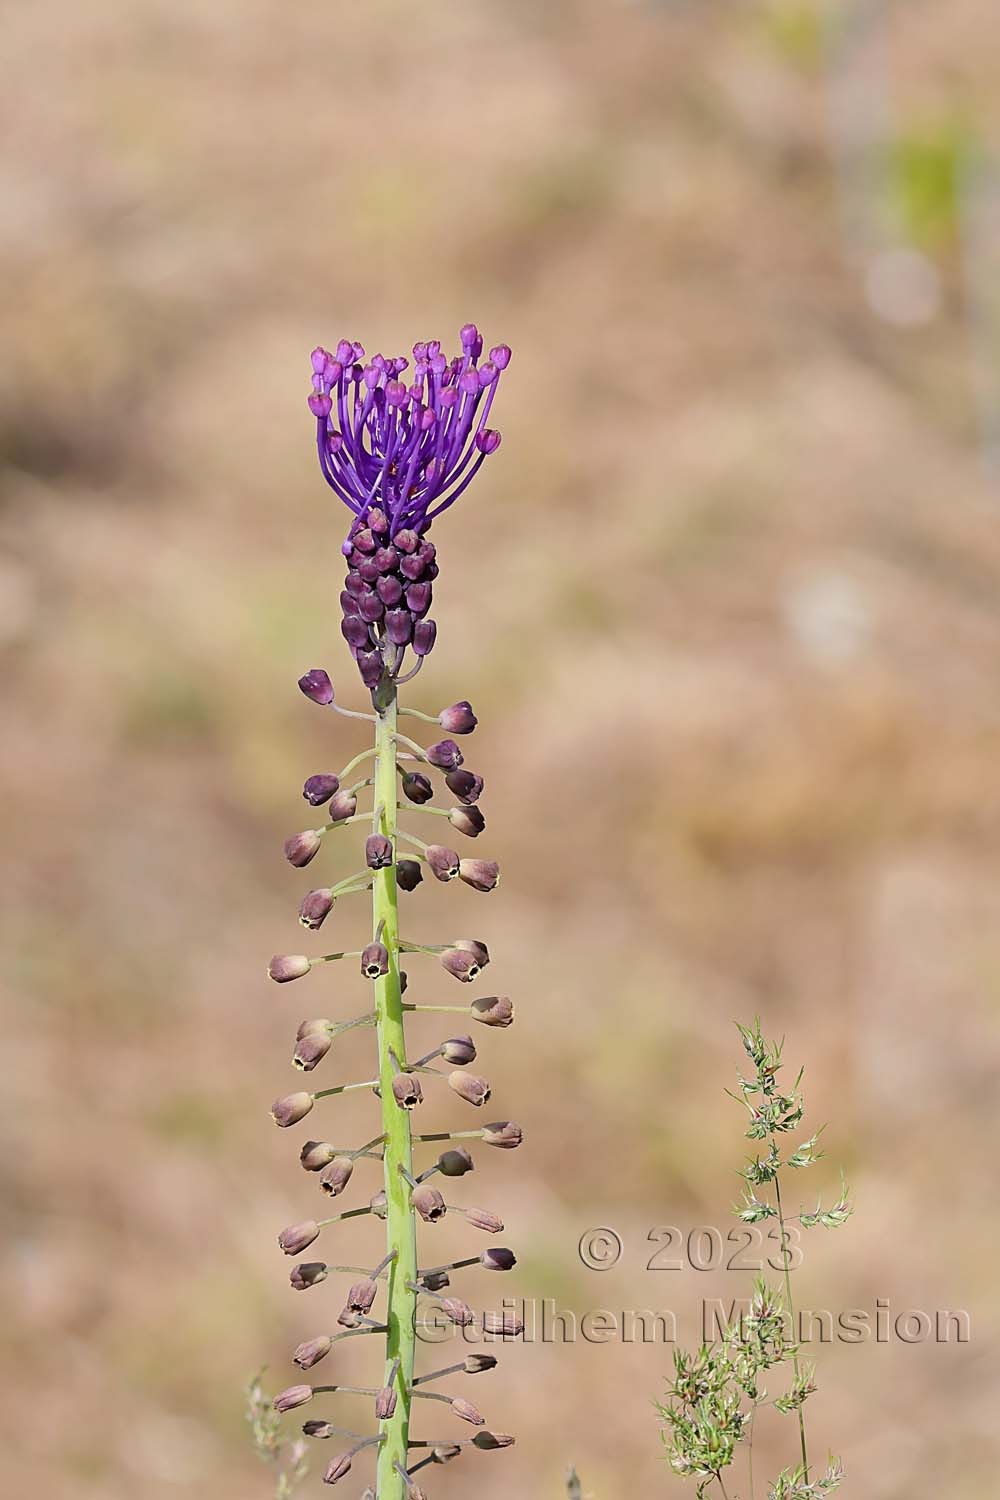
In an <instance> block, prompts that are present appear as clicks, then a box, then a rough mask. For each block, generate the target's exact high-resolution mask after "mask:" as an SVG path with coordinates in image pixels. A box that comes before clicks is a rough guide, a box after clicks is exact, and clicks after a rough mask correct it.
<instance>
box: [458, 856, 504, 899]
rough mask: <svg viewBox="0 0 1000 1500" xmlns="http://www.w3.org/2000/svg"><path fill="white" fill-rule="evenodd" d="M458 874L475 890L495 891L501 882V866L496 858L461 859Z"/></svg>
mask: <svg viewBox="0 0 1000 1500" xmlns="http://www.w3.org/2000/svg"><path fill="white" fill-rule="evenodd" d="M458 874H459V879H461V880H464V881H465V883H466V885H471V886H472V889H473V890H474V891H495V890H496V888H497V886H498V885H499V884H500V866H499V865H498V864H497V862H496V860H495V859H461V860H459V862H458Z"/></svg>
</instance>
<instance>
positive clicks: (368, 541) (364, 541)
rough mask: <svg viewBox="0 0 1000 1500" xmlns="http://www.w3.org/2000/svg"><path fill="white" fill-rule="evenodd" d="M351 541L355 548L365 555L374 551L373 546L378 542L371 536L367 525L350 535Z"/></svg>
mask: <svg viewBox="0 0 1000 1500" xmlns="http://www.w3.org/2000/svg"><path fill="white" fill-rule="evenodd" d="M351 541H352V542H353V543H354V545H355V547H356V548H357V550H358V551H359V552H363V553H364V554H365V555H366V556H367V555H368V554H369V553H370V552H374V551H375V548H376V547H377V546H378V543H377V542H376V540H375V538H374V537H373V536H372V534H371V532H370V531H369V530H368V528H367V526H362V527H361V528H360V530H359V531H356V532H355V533H354V535H353V536H352V537H351Z"/></svg>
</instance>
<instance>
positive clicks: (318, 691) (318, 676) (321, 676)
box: [299, 667, 333, 705]
mask: <svg viewBox="0 0 1000 1500" xmlns="http://www.w3.org/2000/svg"><path fill="white" fill-rule="evenodd" d="M299 687H300V688H301V689H302V691H303V692H304V693H305V695H306V697H307V698H311V699H312V701H313V702H314V703H320V704H323V705H326V704H327V703H332V702H333V683H332V682H331V681H330V678H329V676H328V675H327V673H326V672H324V671H323V668H322V667H313V668H312V669H311V670H310V671H308V672H306V674H305V675H304V676H303V677H300V678H299Z"/></svg>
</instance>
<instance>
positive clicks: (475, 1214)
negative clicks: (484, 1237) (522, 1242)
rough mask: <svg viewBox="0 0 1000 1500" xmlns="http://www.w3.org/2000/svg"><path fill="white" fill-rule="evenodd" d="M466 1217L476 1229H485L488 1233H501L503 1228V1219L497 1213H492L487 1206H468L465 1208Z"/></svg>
mask: <svg viewBox="0 0 1000 1500" xmlns="http://www.w3.org/2000/svg"><path fill="white" fill-rule="evenodd" d="M464 1213H465V1217H466V1220H467V1222H468V1223H470V1224H471V1225H472V1226H473V1228H474V1229H482V1230H485V1232H486V1233H487V1234H499V1233H500V1231H501V1230H502V1229H503V1221H502V1220H501V1219H498V1218H497V1216H496V1214H491V1213H490V1212H489V1210H488V1209H485V1208H467V1209H465V1210H464Z"/></svg>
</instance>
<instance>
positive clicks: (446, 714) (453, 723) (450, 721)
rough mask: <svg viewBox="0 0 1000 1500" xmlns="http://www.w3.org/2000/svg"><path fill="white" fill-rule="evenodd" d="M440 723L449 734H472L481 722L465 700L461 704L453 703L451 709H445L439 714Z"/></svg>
mask: <svg viewBox="0 0 1000 1500" xmlns="http://www.w3.org/2000/svg"><path fill="white" fill-rule="evenodd" d="M438 723H439V724H440V725H441V728H442V729H447V731H448V733H449V734H471V733H472V731H473V730H474V729H475V727H476V725H477V724H478V723H479V720H478V719H477V718H476V716H475V714H474V713H473V712H472V704H471V703H470V702H469V701H468V699H466V698H463V699H462V701H461V703H453V704H452V705H451V707H450V708H443V709H442V710H441V712H440V713H439V714H438Z"/></svg>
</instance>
